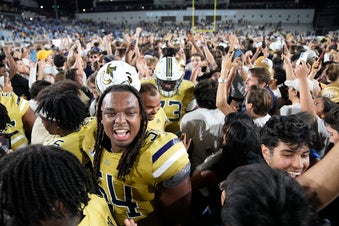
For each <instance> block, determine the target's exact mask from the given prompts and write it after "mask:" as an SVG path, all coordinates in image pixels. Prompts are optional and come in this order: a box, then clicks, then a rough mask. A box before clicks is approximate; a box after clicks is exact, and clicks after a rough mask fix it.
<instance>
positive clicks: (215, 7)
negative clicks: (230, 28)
mask: <svg viewBox="0 0 339 226" xmlns="http://www.w3.org/2000/svg"><path fill="white" fill-rule="evenodd" d="M216 18H217V0H214V6H213V29H212V30H211V29H197V28H196V27H195V0H192V31H193V32H194V33H208V32H214V31H216V27H217V20H216Z"/></svg>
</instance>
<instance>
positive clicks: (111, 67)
mask: <svg viewBox="0 0 339 226" xmlns="http://www.w3.org/2000/svg"><path fill="white" fill-rule="evenodd" d="M95 83H96V87H97V90H98V93H99V95H101V94H102V93H103V92H104V90H105V89H107V87H109V86H111V85H119V84H126V85H131V86H133V87H134V88H136V89H137V90H138V91H139V90H140V85H141V84H140V80H139V76H138V72H137V71H136V69H135V67H133V66H131V65H129V64H128V63H126V62H124V61H119V60H113V61H111V62H108V63H106V64H104V65H103V66H102V67H101V68H100V70H99V71H98V74H97V76H96V78H95Z"/></svg>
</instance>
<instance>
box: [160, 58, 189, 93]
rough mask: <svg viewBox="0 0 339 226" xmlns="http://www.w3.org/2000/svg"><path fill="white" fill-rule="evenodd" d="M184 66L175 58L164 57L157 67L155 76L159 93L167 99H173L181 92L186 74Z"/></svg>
mask: <svg viewBox="0 0 339 226" xmlns="http://www.w3.org/2000/svg"><path fill="white" fill-rule="evenodd" d="M183 66H184V65H182V63H181V62H180V61H179V60H177V59H176V58H175V57H164V58H162V59H161V60H160V61H159V62H158V63H157V65H156V67H155V71H154V75H155V78H156V83H157V86H158V89H159V92H160V93H161V94H162V95H163V96H165V97H172V96H174V95H176V94H177V93H178V92H179V87H180V84H181V81H182V78H183V76H184V74H185V70H184V67H183Z"/></svg>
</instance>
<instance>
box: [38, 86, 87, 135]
mask: <svg viewBox="0 0 339 226" xmlns="http://www.w3.org/2000/svg"><path fill="white" fill-rule="evenodd" d="M48 88H49V87H48ZM48 88H47V90H44V91H43V93H42V95H41V96H40V95H39V100H38V107H37V109H36V113H43V114H45V116H46V118H47V119H48V120H50V121H56V123H57V125H58V126H59V127H60V128H61V129H62V130H63V131H65V132H66V133H71V132H74V131H77V130H78V129H79V127H80V124H81V123H82V122H83V120H84V119H85V118H86V115H87V109H86V107H85V105H84V104H83V103H82V102H81V99H80V98H79V96H78V95H76V94H75V92H74V91H72V90H56V89H53V87H52V86H51V89H49V90H48Z"/></svg>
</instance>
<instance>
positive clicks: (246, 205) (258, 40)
mask: <svg viewBox="0 0 339 226" xmlns="http://www.w3.org/2000/svg"><path fill="white" fill-rule="evenodd" d="M21 22H22V21H21ZM3 23H4V24H6V26H8V25H9V24H10V23H9V22H8V21H6V20H3ZM32 23H33V22H32ZM34 23H36V22H34ZM239 23H240V24H239V27H241V24H242V23H243V22H239ZM19 24H20V23H19ZM21 25H23V29H22V30H21V32H20V33H16V34H15V35H16V36H18V37H19V36H20V37H21V38H22V37H23V36H26V35H27V37H31V36H32V35H33V36H34V35H36V34H38V35H42V36H43V37H44V39H43V40H44V41H39V42H36V43H35V42H34V39H31V41H32V40H33V42H28V43H25V42H23V45H19V46H18V45H10V44H4V45H3V46H1V54H0V88H1V95H0V103H1V104H0V114H1V117H0V119H1V122H0V132H1V135H0V138H1V141H0V146H1V148H0V151H1V153H0V155H1V158H2V159H1V160H0V224H1V225H22V224H23V222H24V223H25V224H28V225H51V222H53V223H55V224H53V225H65V224H67V225H98V224H99V223H98V222H100V225H106V224H107V225H127V226H128V225H136V224H137V225H139V226H142V225H147V226H151V225H204V226H208V225H213V226H216V225H243V226H245V225H261V226H263V225H272V226H273V225H331V224H332V225H338V224H339V221H338V218H337V216H336V214H333V212H332V210H337V209H336V206H337V205H338V200H337V199H336V198H337V196H338V194H339V183H338V181H339V180H338V177H339V175H338V173H339V158H338V155H339V106H338V103H339V52H338V50H339V46H338V37H336V36H334V35H331V34H327V35H324V36H314V35H313V34H312V33H309V34H308V35H307V34H306V33H301V34H295V33H291V32H287V31H284V30H282V29H281V27H280V26H276V27H275V29H272V31H270V32H265V34H264V35H263V32H262V29H263V30H265V26H264V27H261V30H260V29H259V28H254V27H251V29H250V30H248V29H247V32H244V31H242V30H240V29H235V30H234V31H233V32H231V31H230V29H227V31H224V30H222V29H220V30H219V31H216V32H214V33H206V34H204V33H194V31H188V32H186V31H187V30H188V29H187V28H178V29H176V28H174V29H172V30H171V29H169V30H168V31H167V32H164V31H165V29H162V30H161V32H160V31H158V30H156V27H157V25H156V23H155V24H151V25H148V24H143V23H141V25H143V26H140V27H135V29H134V30H133V32H131V30H129V29H128V30H127V32H126V30H120V31H119V28H116V30H117V33H118V32H119V36H117V35H116V34H115V33H114V32H107V31H108V30H107V29H103V30H100V31H99V32H98V30H91V29H89V30H87V31H86V28H87V26H85V25H88V27H91V22H87V23H84V24H83V25H84V26H78V28H79V30H67V29H68V28H69V27H67V26H65V24H63V23H60V24H55V23H54V25H55V26H53V27H51V26H49V23H41V24H39V25H37V24H27V23H25V24H21ZM29 26H31V27H34V29H29V32H31V33H29V32H28V31H27V32H25V31H24V28H27V27H29ZM220 28H222V27H220ZM184 30H185V32H183V31H184ZM64 31H67V32H66V33H65V32H64ZM109 31H112V29H110V30H109ZM251 31H253V32H251ZM61 33H62V34H63V35H61V36H59V34H61ZM65 34H66V35H65ZM12 38H15V37H12ZM55 39H58V42H56V41H55ZM16 41H18V40H16ZM70 153H71V154H70ZM93 222H96V223H93Z"/></svg>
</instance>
